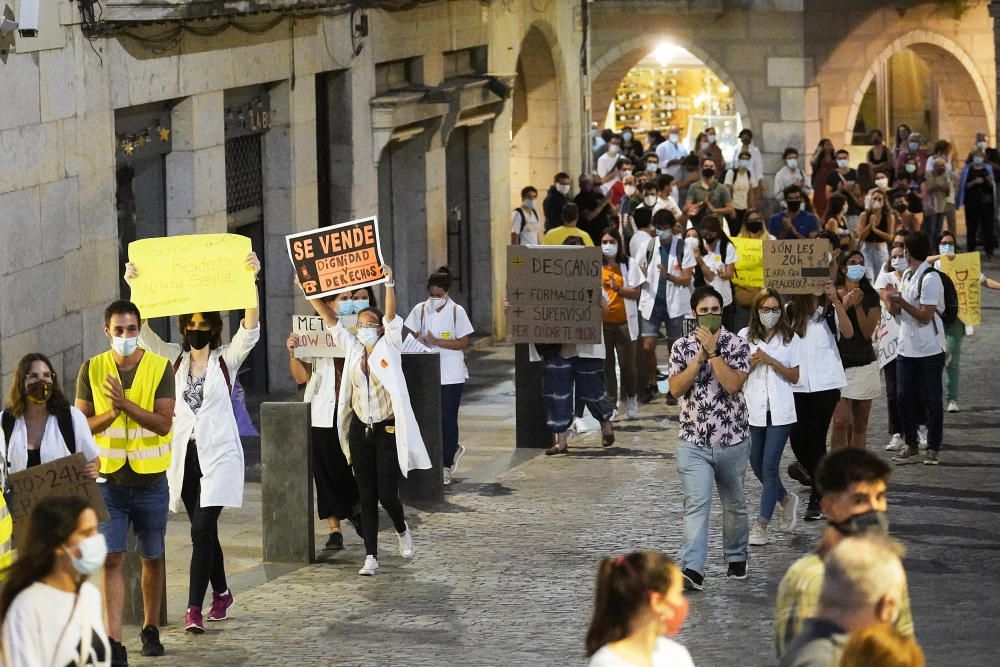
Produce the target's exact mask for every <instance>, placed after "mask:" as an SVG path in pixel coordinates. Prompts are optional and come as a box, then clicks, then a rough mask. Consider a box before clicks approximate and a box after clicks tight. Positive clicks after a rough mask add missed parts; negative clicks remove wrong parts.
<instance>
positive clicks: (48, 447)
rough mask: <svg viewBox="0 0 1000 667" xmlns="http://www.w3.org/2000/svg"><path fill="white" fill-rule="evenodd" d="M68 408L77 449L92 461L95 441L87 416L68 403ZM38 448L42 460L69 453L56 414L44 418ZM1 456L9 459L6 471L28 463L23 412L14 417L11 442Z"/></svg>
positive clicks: (49, 459) (0, 453)
mask: <svg viewBox="0 0 1000 667" xmlns="http://www.w3.org/2000/svg"><path fill="white" fill-rule="evenodd" d="M69 411H70V414H71V415H72V419H73V440H74V441H75V443H76V451H78V452H83V455H84V456H85V457H87V460H88V461H93V460H94V459H96V458H97V456H98V452H97V443H96V442H94V436H93V435H91V433H90V426H89V425H88V424H87V418H86V417H85V416H84V414H83V413H82V412H80V411H79V410H77V409H76V408H75V407H73V406H70V408H69ZM2 439H3V436H0V440H2ZM39 450H40V456H41V460H42V463H48V462H50V461H54V460H56V459H61V458H62V457H64V456H69V455H70V451H69V448H68V447H67V446H66V443H65V441H64V440H63V436H62V432H61V431H60V430H59V420H58V419H57V418H56V417H55V415H49V418H48V420H47V421H46V422H45V433H44V434H42V442H41V446H40V447H39ZM4 456H6V457H7V461H8V462H9V463H10V468H9V469H8V470H7V472H8V473H12V472H20V471H22V470H25V469H26V468H27V467H28V429H27V427H26V426H25V424H24V417H23V416H22V417H18V418H17V419H16V420H15V421H14V430H12V431H11V432H10V442H9V443H7V445H6V447H5V448H4V449H3V450H2V451H0V459H3V457H4Z"/></svg>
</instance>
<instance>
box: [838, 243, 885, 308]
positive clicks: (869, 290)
mask: <svg viewBox="0 0 1000 667" xmlns="http://www.w3.org/2000/svg"><path fill="white" fill-rule="evenodd" d="M889 255H890V256H892V253H891V252H890V253H889ZM855 256H860V257H861V259H865V256H864V253H862V252H861V251H860V250H857V249H855V250H848V251H847V252H844V253H841V254H840V258H839V259H838V260H837V265H838V266H837V285H845V284H846V283H847V260H849V259H850V258H851V257H855ZM874 269H875V267H872V270H874ZM858 289H860V290H861V307H862V308H864V309H865V311H869V310H871V309H872V308H877V307H878V305H879V296H878V292H876V291H875V288H874V287H872V284H871V283H870V282H869V281H868V276H867V275H865V276H862V278H861V280H859V281H858Z"/></svg>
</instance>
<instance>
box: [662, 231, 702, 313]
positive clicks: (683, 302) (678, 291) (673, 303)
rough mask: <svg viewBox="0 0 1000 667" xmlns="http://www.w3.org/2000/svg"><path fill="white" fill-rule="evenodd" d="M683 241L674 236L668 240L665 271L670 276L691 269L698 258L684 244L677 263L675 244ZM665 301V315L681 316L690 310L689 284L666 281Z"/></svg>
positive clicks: (678, 274) (695, 264)
mask: <svg viewBox="0 0 1000 667" xmlns="http://www.w3.org/2000/svg"><path fill="white" fill-rule="evenodd" d="M678 243H684V239H683V238H681V237H678V236H675V237H674V238H673V240H672V241H671V242H670V265H669V266H668V267H667V273H669V274H670V275H672V276H680V275H682V274H683V273H684V269H691V268H694V267H695V266H697V265H698V260H696V259H695V258H694V253H693V252H692V251H691V248H689V247H687V245H685V246H684V253H683V254H682V255H681V263H680V265H678V264H677V245H676V244H678ZM663 296H664V299H665V300H666V302H667V317H670V318H671V319H672V318H674V317H682V316H684V315H687V314H688V313H689V312H691V286H690V285H688V286H681V285H677V284H675V283H672V282H670V281H669V280H668V281H667V291H666V293H665V294H664V295H663Z"/></svg>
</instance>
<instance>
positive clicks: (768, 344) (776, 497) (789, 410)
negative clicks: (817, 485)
mask: <svg viewBox="0 0 1000 667" xmlns="http://www.w3.org/2000/svg"><path fill="white" fill-rule="evenodd" d="M740 336H741V337H743V338H745V339H746V341H747V343H749V344H750V352H751V356H750V369H751V370H750V376H749V377H748V378H747V383H746V385H745V386H744V387H743V395H744V396H746V399H747V411H748V412H749V416H750V467H751V468H753V474H754V475H755V476H756V477H757V479H758V481H760V483H761V486H762V490H761V493H760V512H759V513H758V514H757V521H756V522H754V524H753V526H752V527H751V528H750V544H751V545H752V546H763V545H765V544H767V543H768V541H769V539H768V535H767V528H768V526H769V525H770V523H771V518H772V516H773V515H774V507H775V505H780V506H781V510H782V512H781V513H782V516H781V524H782V528H784V529H785V530H787V531H792V530H793V529H794V528H795V523H796V520H797V517H796V511H797V510H798V507H799V498H798V496H796V495H795V494H791V493H788V491H786V490H785V487H784V486H783V485H782V483H781V475H780V473H779V472H778V465H779V464H780V463H781V453H782V452H783V451H784V450H785V442H787V441H788V434H789V433H790V432H791V430H792V424H794V423H795V421H796V414H795V396H794V395H793V393H792V385H793V384H795V383H796V382H798V381H799V363H800V360H799V356H800V354H801V345H802V341H801V340H800V339H799V337H798V336H797V335H796V334H795V332H794V331H792V327H791V325H790V324H789V323H788V317H787V316H786V314H785V311H784V309H783V308H782V307H781V295H780V294H779V293H778V292H777V290H774V289H771V288H769V287H768V288H765V289H762V290H761V291H760V292H759V293H758V295H757V297H756V298H755V299H754V300H753V303H752V304H751V307H750V325H749V326H748V327H747V328H745V329H743V330H742V331H740Z"/></svg>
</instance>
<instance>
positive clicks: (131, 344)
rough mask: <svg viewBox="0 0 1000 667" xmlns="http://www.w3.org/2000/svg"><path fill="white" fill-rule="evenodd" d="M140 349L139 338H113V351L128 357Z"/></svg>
mask: <svg viewBox="0 0 1000 667" xmlns="http://www.w3.org/2000/svg"><path fill="white" fill-rule="evenodd" d="M137 347H139V339H138V338H119V337H118V336H112V337H111V349H112V350H114V351H115V352H117V353H118V354H120V355H122V356H123V357H127V356H129V355H131V354H132V353H133V352H135V350H136V348H137Z"/></svg>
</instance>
